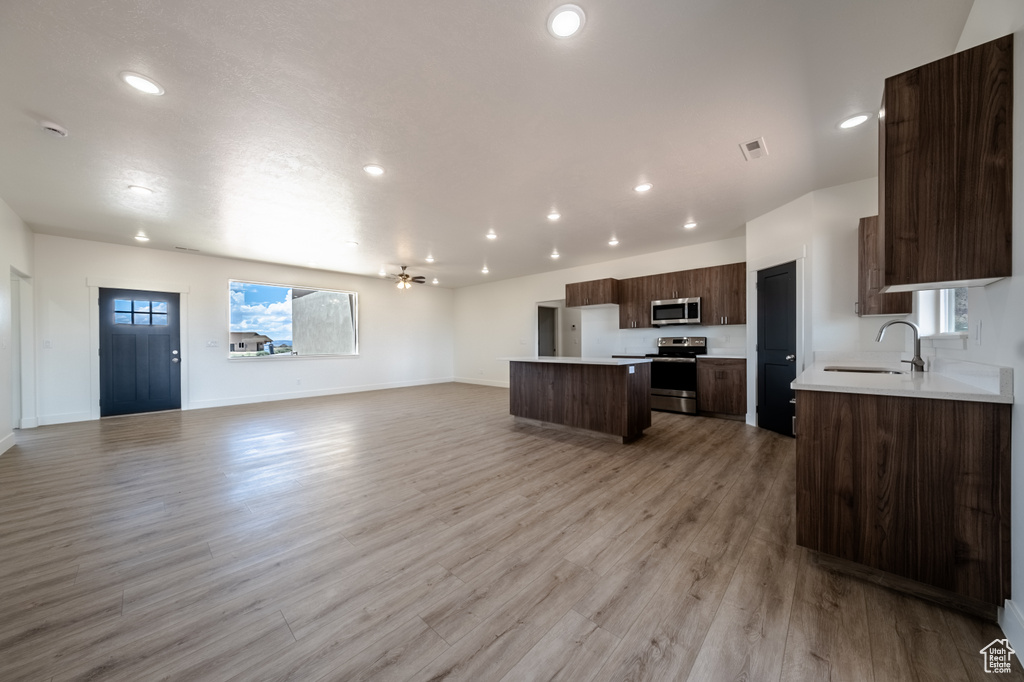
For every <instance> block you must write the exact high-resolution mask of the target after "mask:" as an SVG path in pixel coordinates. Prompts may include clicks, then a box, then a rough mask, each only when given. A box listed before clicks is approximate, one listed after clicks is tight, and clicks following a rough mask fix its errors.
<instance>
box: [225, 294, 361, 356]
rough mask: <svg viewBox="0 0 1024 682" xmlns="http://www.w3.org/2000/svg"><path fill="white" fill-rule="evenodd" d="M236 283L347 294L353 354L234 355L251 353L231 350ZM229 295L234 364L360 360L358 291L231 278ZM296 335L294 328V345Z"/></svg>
mask: <svg viewBox="0 0 1024 682" xmlns="http://www.w3.org/2000/svg"><path fill="white" fill-rule="evenodd" d="M236 283H237V284H252V285H256V286H264V287H276V288H279V289H287V290H292V291H293V290H296V289H299V290H303V291H310V292H320V291H327V292H330V293H334V294H346V295H348V296H351V300H352V304H351V305H352V341H353V351H352V353H307V354H304V355H299V354H297V353H295V352H294V350H293V351H292V352H291V353H274V354H268V355H234V353H238V352H246V353H248V352H250V351H249V350H248V349H245V350H244V351H240V350H230V349H231V348H232V346H233V345H235V344H232V343H231V334H232V333H235V332H234V330H233V329H232V328H231V327H232V324H231V313H232V307H233V305H234V304H233V303H232V300H231V294H232V285H233V284H236ZM227 294H228V296H227V298H228V311H227V317H228V320H227V322H228V324H227V327H228V344H227V345H228V349H229V350H228V357H227V359H228V360H230V361H232V362H235V361H240V362H246V361H253V360H265V359H266V358H290V359H293V360H313V359H329V358H337V359H349V358H358V357H359V292H358V291H351V290H347V289H332V288H328V287H319V286H309V285H303V284H281V283H279V282H264V281H258V280H249V279H237V278H229V279H228V286H227ZM300 298H301V297H300ZM292 300H294V299H292ZM294 333H295V330H294V327H293V328H292V336H293V338H292V339H291V341H292V343H293V344H294V342H295V339H294ZM244 345H245V342H244V341H243V342H242V347H243V348H244Z"/></svg>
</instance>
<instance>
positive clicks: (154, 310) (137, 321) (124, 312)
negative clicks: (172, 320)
mask: <svg viewBox="0 0 1024 682" xmlns="http://www.w3.org/2000/svg"><path fill="white" fill-rule="evenodd" d="M114 324H132V325H136V326H143V325H144V326H147V327H149V326H154V327H162V326H166V325H167V301H129V300H126V299H123V298H117V299H114Z"/></svg>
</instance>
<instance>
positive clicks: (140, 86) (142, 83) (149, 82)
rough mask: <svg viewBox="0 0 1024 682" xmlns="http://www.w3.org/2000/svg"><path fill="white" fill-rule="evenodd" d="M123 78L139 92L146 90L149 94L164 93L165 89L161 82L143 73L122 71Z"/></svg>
mask: <svg viewBox="0 0 1024 682" xmlns="http://www.w3.org/2000/svg"><path fill="white" fill-rule="evenodd" d="M121 80H123V81H124V82H125V83H127V84H128V85H130V86H132V87H133V88H135V89H136V90H138V91H139V92H144V93H146V94H147V95H162V94H164V89H163V88H162V87H160V84H159V83H157V82H156V81H154V80H153V79H151V78H146V77H145V76H143V75H142V74H141V73H135V72H134V71H122V72H121Z"/></svg>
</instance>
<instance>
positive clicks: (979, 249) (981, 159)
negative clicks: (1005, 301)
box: [879, 35, 1013, 291]
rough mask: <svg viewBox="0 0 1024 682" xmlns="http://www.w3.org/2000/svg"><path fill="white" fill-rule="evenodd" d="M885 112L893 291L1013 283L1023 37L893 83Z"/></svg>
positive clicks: (884, 190)
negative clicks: (1018, 49) (1016, 79)
mask: <svg viewBox="0 0 1024 682" xmlns="http://www.w3.org/2000/svg"><path fill="white" fill-rule="evenodd" d="M882 111H883V112H884V115H883V114H880V115H879V164H880V168H879V185H880V186H879V205H880V206H879V210H880V223H879V224H880V230H881V233H882V240H883V245H884V280H883V282H882V286H883V287H884V290H886V291H894V290H895V291H907V290H911V289H925V288H930V289H937V288H948V287H952V286H967V285H983V284H988V283H990V282H992V281H995V280H996V279H999V278H1002V277H1008V276H1010V275H1012V274H1013V273H1012V257H1011V254H1012V248H1011V237H1012V225H1011V203H1012V201H1011V200H1012V184H1011V166H1012V158H1011V156H1012V150H1013V136H1012V120H1013V36H1012V35H1009V36H1005V37H1003V38H1000V39H998V40H994V41H992V42H989V43H985V44H983V45H979V46H978V47H975V48H972V49H969V50H965V51H963V52H959V53H957V54H954V55H952V56H951V57H947V58H945V59H941V60H939V61H936V62H932V63H930V64H926V65H924V66H922V67H920V68H917V69H912V70H910V71H907V72H905V73H901V74H899V75H897V76H893V77H891V78H887V79H886V81H885V90H884V95H883V100H882ZM923 285H926V286H923ZM943 285H944V286H943ZM892 287H896V289H893V288H892Z"/></svg>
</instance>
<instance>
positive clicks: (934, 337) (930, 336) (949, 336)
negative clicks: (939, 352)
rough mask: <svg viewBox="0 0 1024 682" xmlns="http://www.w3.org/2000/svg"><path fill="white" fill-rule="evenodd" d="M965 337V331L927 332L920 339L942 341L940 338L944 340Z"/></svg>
mask: <svg viewBox="0 0 1024 682" xmlns="http://www.w3.org/2000/svg"><path fill="white" fill-rule="evenodd" d="M966 338H967V332H943V333H942V334H928V335H927V336H922V337H921V340H922V341H942V340H946V339H949V340H952V339H966Z"/></svg>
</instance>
